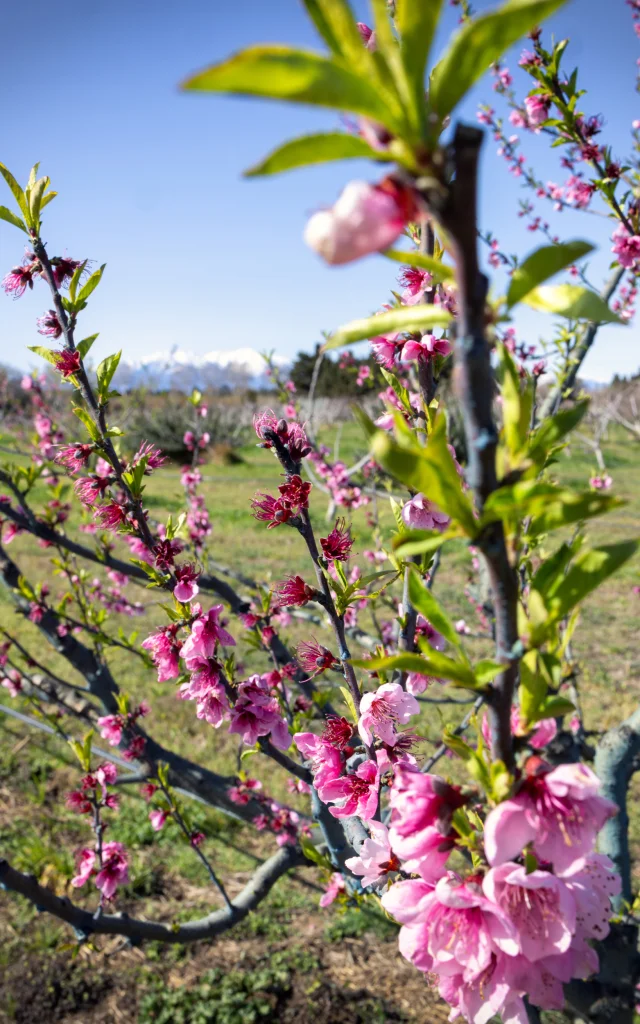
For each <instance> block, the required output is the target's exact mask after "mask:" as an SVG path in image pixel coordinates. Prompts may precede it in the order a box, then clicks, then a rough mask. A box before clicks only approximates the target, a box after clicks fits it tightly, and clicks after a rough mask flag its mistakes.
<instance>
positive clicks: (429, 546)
mask: <svg viewBox="0 0 640 1024" xmlns="http://www.w3.org/2000/svg"><path fill="white" fill-rule="evenodd" d="M457 536H459V535H458V533H457V531H456V530H446V531H445V532H444V533H441V532H440V531H439V530H407V531H406V532H405V533H403V534H401V535H399V536H396V537H394V539H393V550H394V551H395V553H396V554H397V556H398V558H410V557H411V555H426V554H430V553H431V552H432V551H437V550H438V548H441V547H442V545H443V544H444V543H445V542H446V541H448V540H451V539H452V538H453V537H457Z"/></svg>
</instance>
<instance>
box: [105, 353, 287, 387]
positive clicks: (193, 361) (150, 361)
mask: <svg viewBox="0 0 640 1024" xmlns="http://www.w3.org/2000/svg"><path fill="white" fill-rule="evenodd" d="M274 363H275V365H276V366H277V367H278V369H280V370H286V368H287V367H288V366H289V365H290V360H288V359H285V358H284V357H283V356H274ZM114 383H115V385H116V387H118V388H119V390H121V391H129V390H131V389H132V388H136V387H146V388H149V390H151V391H169V390H176V391H192V390H193V388H200V389H201V390H202V391H204V390H205V389H206V388H220V387H229V388H237V387H241V388H253V389H254V390H256V391H260V390H264V389H265V388H269V387H271V382H270V380H269V378H268V376H267V374H266V363H265V361H264V359H263V358H262V356H261V355H260V353H259V352H257V351H256V350H255V349H253V348H237V349H234V350H232V351H230V352H218V351H216V350H213V351H212V352H207V353H206V354H205V355H196V354H195V353H193V352H186V351H185V350H184V349H181V348H177V347H175V348H173V349H171V351H170V352H154V353H153V354H152V355H150V356H146V357H145V358H144V359H141V360H137V361H135V362H127V361H125V360H124V359H123V360H122V362H121V363H120V365H119V367H118V371H117V374H116V378H115V381H114Z"/></svg>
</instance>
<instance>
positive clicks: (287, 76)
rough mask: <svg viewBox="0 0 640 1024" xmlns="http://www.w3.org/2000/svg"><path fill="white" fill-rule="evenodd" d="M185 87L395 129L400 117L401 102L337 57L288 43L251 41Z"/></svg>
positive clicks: (194, 77) (195, 77) (200, 73)
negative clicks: (345, 114)
mask: <svg viewBox="0 0 640 1024" xmlns="http://www.w3.org/2000/svg"><path fill="white" fill-rule="evenodd" d="M362 49H364V47H362ZM183 88H184V89H187V90H189V91H195V92H223V93H232V94H234V95H240V96H261V97H264V98H267V99H274V100H288V101H289V102H291V103H307V104H311V105H314V106H320V107H329V108H332V109H335V110H348V111H351V112H352V113H354V114H362V115H363V116H364V117H370V118H372V119H373V120H374V121H377V122H378V123H379V124H383V125H385V127H386V128H389V130H390V131H392V132H395V131H396V130H397V129H398V125H399V122H400V121H401V118H402V114H401V111H400V110H399V109H398V108H397V105H396V104H393V106H395V107H396V109H395V111H394V110H393V108H392V105H390V103H389V99H390V97H389V95H388V94H387V93H386V92H383V91H382V90H381V89H379V88H377V85H376V82H375V81H369V80H367V79H366V78H365V77H361V76H359V75H358V74H357V73H356V72H355V71H351V70H350V69H349V68H347V67H345V66H344V65H343V64H341V63H339V62H338V61H337V60H332V59H330V58H327V57H323V56H321V55H320V54H317V53H310V52H308V51H305V50H296V49H293V48H292V47H288V46H277V45H264V46H251V47H249V48H247V49H246V50H242V51H240V53H237V54H235V55H234V56H233V57H230V58H229V60H226V61H223V62H222V63H221V64H214V65H213V66H212V67H209V68H206V69H205V70H204V71H201V72H199V73H198V74H196V75H193V77H192V78H189V79H188V80H187V81H186V82H185V83H184V85H183Z"/></svg>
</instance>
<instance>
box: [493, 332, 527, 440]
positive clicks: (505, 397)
mask: <svg viewBox="0 0 640 1024" xmlns="http://www.w3.org/2000/svg"><path fill="white" fill-rule="evenodd" d="M499 353H500V376H501V394H502V425H503V431H504V439H505V441H506V444H507V448H508V450H509V454H510V455H511V456H512V458H516V457H517V456H518V455H519V454H520V452H521V451H522V450H523V448H524V447H525V445H526V443H527V437H528V435H529V427H530V425H531V410H532V408H533V387H532V384H531V381H529V380H527V379H525V380H524V381H522V380H521V379H520V374H519V373H518V371H517V369H516V365H515V363H514V361H513V359H512V358H511V354H510V353H509V352H508V351H507V349H506V348H505V346H504V345H500V349H499Z"/></svg>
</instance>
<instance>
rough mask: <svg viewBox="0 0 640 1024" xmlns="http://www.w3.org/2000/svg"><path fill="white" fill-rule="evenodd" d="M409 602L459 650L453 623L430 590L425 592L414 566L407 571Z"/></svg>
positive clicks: (458, 640) (459, 644) (458, 638)
mask: <svg viewBox="0 0 640 1024" xmlns="http://www.w3.org/2000/svg"><path fill="white" fill-rule="evenodd" d="M409 600H410V601H411V604H412V605H413V607H414V608H415V609H416V611H418V612H419V613H420V615H423V616H424V618H425V619H426V620H427V622H430V623H431V625H432V626H433V628H434V629H437V631H438V633H441V634H442V636H443V637H444V638H445V640H447V641H448V642H449V643H450V644H452V645H453V646H454V647H457V648H458V649H459V650H461V643H460V637H459V635H458V634H457V633H456V630H455V627H454V625H453V622H452V621H451V619H450V618H449V616H448V615H447V613H446V612H445V610H444V608H443V607H442V606H441V604H440V602H439V601H438V599H437V598H436V597H434V595H433V594H432V593H431V591H430V590H427V588H426V587H425V585H424V583H423V582H422V580H421V579H420V576H419V574H418V571H417V569H416V568H415V567H414V566H412V567H411V569H410V571H409Z"/></svg>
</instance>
